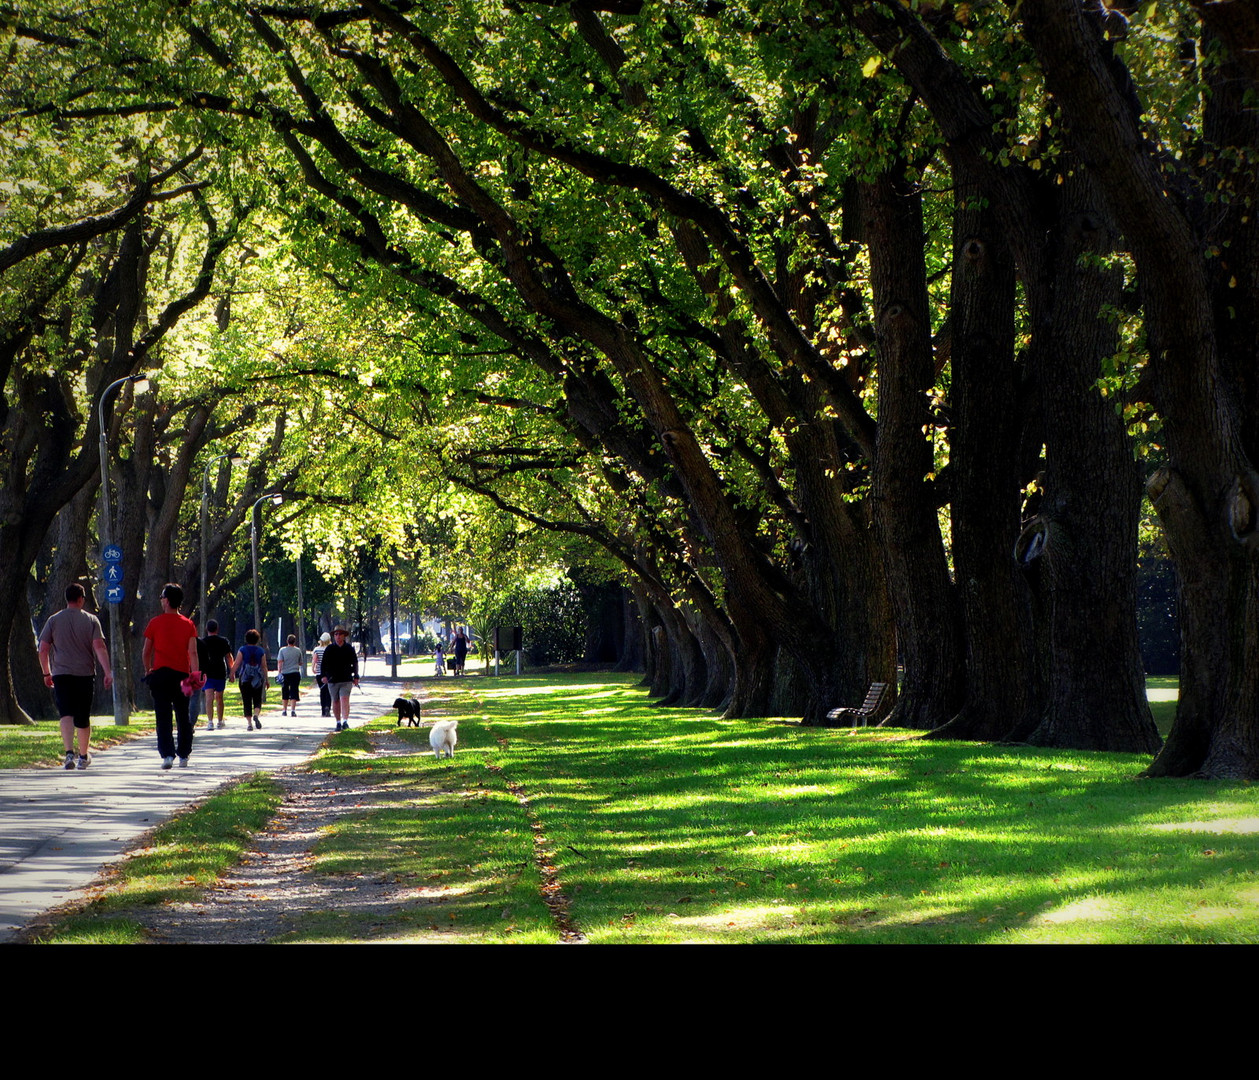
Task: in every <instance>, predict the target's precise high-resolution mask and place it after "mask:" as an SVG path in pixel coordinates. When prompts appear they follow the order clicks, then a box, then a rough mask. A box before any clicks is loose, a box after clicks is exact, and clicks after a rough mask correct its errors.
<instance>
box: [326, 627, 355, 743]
mask: <svg viewBox="0 0 1259 1080" xmlns="http://www.w3.org/2000/svg"><path fill="white" fill-rule="evenodd" d="M348 636H349V633H348V631H347V630H346V629H345V627H344V626H338V627H337V628H336V629H335V630H333V631H332V638H333V641H332V644H331V645H329V646H328V647H327V648H326V649H324V654H323V663H322V665H321V667H320V672H321V675H322V678H323V685H325V686H326V687H327V688H328V693H329V694H331V695H332V715H333V716H335V717H336V719H337V726H336V730H337V731H348V730H349V729H350V690H351V689H352V688H353V687H355V686H358V653H357V652H355V650H354V646H353V645H351V644H349V643H348V642H347V641H346V640H345V639H346V638H347V637H348Z"/></svg>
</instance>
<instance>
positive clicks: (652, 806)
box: [461, 676, 1259, 942]
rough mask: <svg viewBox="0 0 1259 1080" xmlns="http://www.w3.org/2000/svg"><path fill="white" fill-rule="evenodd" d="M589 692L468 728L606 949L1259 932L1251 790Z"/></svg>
mask: <svg viewBox="0 0 1259 1080" xmlns="http://www.w3.org/2000/svg"><path fill="white" fill-rule="evenodd" d="M512 681H513V682H516V680H512ZM576 682H578V680H564V684H563V685H559V684H557V682H556V680H553V679H552V680H546V681H544V680H539V681H537V682H535V683H534V684H533V685H528V681H527V680H520V681H519V683H518V684H517V685H515V686H504V685H494V684H490V685H487V686H486V687H485V688H483V689H481V688H478V691H479V692H478V693H477V695H476V697H477V700H476V701H473V700H471V699H470V697H469V696H468V695H466V694H465V695H464V701H463V705H464V706H465V708H466V710H467V711H466V712H465V716H468V718H469V719H468V723H467V724H466V725H461V733H462V732H463V731H464V729H465V727H467V726H471V725H473V724H475V723H476V722H477V717H478V716H479V717H480V722H481V723H483V724H485V725H487V726H488V727H489V728H490V729H491V731H492V733H493V735H494V736H495V737H496V738H497V739H499V740H502V744H501V745H498V746H497V747H496V748H494V749H493V750H492V751H491V754H492V757H493V759H494V762H495V764H497V765H499V766H500V767H501V768H502V769H503V770H504V771H505V773H506V775H508V776H509V777H511V778H512V779H513V780H515V781H517V782H519V783H521V784H522V785H524V787H525V789H526V790H527V791H528V793H529V797H530V800H531V803H532V805H533V807H534V809H535V811H536V812H537V813H538V814H539V815H540V817H541V818H542V820H543V822H544V827H545V831H546V833H547V835H548V836H549V837H550V839H551V841H552V844H553V846H554V850H555V859H556V862H557V863H558V864H559V865H560V872H561V880H562V881H563V883H564V887H565V890H566V891H567V892H568V893H569V894H570V897H571V898H572V900H573V903H574V916H575V918H576V919H577V921H578V923H579V924H580V925H581V926H582V927H583V929H584V930H585V931H586V932H587V933H588V934H589V935H590V936H591V937H592V939H594V940H756V941H847V940H866V941H870V940H877V941H906V942H913V941H972V942H980V941H994V940H1046V941H1052V940H1081V941H1083V940H1097V941H1105V940H1122V941H1145V940H1152V941H1221V940H1229V941H1251V940H1257V939H1259V938H1257V931H1259V921H1257V918H1256V915H1257V911H1256V906H1257V905H1256V888H1257V887H1259V881H1257V880H1256V878H1255V874H1256V870H1257V869H1259V836H1257V835H1256V833H1255V832H1254V831H1249V830H1250V825H1249V824H1247V823H1251V824H1253V823H1254V822H1255V821H1256V818H1257V817H1259V807H1257V806H1256V794H1255V792H1254V791H1253V790H1252V789H1251V788H1250V787H1249V786H1248V785H1244V784H1204V783H1201V782H1196V781H1158V782H1152V781H1137V780H1136V779H1135V777H1136V775H1137V774H1138V773H1139V771H1140V770H1141V769H1142V768H1143V767H1144V766H1145V764H1146V763H1147V760H1148V759H1145V758H1143V757H1138V756H1133V755H1112V754H1085V753H1064V752H1048V751H1043V750H1036V749H1031V748H1017V747H997V746H986V745H977V744H967V743H937V742H932V743H923V742H920V741H918V740H916V739H914V738H912V737H910V736H909V734H908V733H901V734H902V735H903V736H904V737H897V733H887V732H882V733H874V734H868V733H867V734H860V735H857V736H848V735H847V734H846V733H842V732H835V731H826V730H819V729H805V728H799V727H793V726H788V725H784V724H782V723H772V722H756V721H746V720H744V721H723V720H721V719H719V718H718V717H715V716H713V715H711V714H707V713H702V712H698V711H695V710H678V709H665V710H657V709H655V708H654V707H653V706H652V705H651V703H650V702H649V701H648V700H647V698H646V695H645V693H644V692H643V691H642V690H641V689H640V688H636V687H630V686H628V685H626V684H625V683H619V684H618V683H616V682H612V681H608V678H607V677H606V676H604V677H586V679H585V680H584V682H582V684H581V685H574V683H576ZM548 688H549V689H548ZM1218 830H1225V831H1222V832H1221V831H1218Z"/></svg>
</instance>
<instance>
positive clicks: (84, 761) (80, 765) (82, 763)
mask: <svg viewBox="0 0 1259 1080" xmlns="http://www.w3.org/2000/svg"><path fill="white" fill-rule="evenodd" d="M91 760H92V758H91V757H90V755H88V754H80V755H79V760H78V762H77V763H76V764H75V766H74V767H75V768H76V769H86V768H87V767H88V765H89V764H90V763H91Z"/></svg>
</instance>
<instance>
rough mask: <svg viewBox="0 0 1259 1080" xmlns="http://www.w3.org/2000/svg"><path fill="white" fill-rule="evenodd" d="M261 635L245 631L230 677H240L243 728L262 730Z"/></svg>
mask: <svg viewBox="0 0 1259 1080" xmlns="http://www.w3.org/2000/svg"><path fill="white" fill-rule="evenodd" d="M261 637H262V635H261V634H259V633H258V631H257V630H246V631H245V644H244V645H242V646H241V647H240V651H239V652H237V654H236V658H235V659H234V660H233V661H232V678H233V679H237V678H239V679H240V700H241V703H242V704H243V705H244V708H245V730H246V731H253V729H254V728H257V729H258V730H259V731H261V730H262V721H261V720H260V719H258V714H259V713H260V712H262V697H263V694H264V693H265V692H266V689H267V666H268V665H267V650H266V649H264V648H263V647H262V646H261V645H259V644H258V642H259V641H260V640H261Z"/></svg>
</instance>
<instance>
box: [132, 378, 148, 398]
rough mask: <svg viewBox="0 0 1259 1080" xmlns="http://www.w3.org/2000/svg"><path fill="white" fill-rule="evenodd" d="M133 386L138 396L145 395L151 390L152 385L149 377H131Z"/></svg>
mask: <svg viewBox="0 0 1259 1080" xmlns="http://www.w3.org/2000/svg"><path fill="white" fill-rule="evenodd" d="M131 385H132V388H133V389H134V391H135V392H136V393H137V394H143V393H145V392H146V391H147V390H148V389H149V386H150V385H151V384H150V383H149V377H148V376H147V375H133V376H132V377H131Z"/></svg>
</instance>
